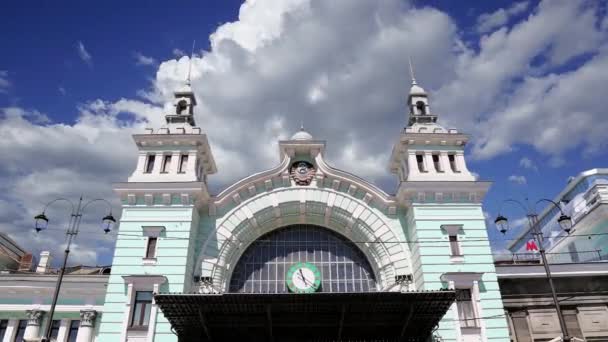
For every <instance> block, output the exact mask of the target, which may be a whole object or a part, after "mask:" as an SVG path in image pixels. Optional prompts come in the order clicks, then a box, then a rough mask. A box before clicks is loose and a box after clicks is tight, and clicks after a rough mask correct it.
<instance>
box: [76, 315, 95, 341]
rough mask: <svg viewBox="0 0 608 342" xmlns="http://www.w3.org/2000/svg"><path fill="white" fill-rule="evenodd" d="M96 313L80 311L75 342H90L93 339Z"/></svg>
mask: <svg viewBox="0 0 608 342" xmlns="http://www.w3.org/2000/svg"><path fill="white" fill-rule="evenodd" d="M96 317H97V311H95V310H81V311H80V328H79V329H78V334H77V335H76V342H91V341H92V339H93V335H94V334H93V331H94V330H95V318H96Z"/></svg>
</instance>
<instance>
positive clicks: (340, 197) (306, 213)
mask: <svg viewBox="0 0 608 342" xmlns="http://www.w3.org/2000/svg"><path fill="white" fill-rule="evenodd" d="M370 197H371V195H370ZM285 210H287V211H289V212H295V213H297V214H295V215H290V214H286V212H285ZM391 220H392V219H391V218H390V217H389V216H387V215H386V214H383V213H381V212H379V211H378V210H377V209H376V208H374V207H372V206H371V204H370V203H369V199H367V200H366V198H363V199H359V198H356V197H354V196H352V195H350V194H349V193H348V192H340V191H336V190H334V189H332V188H326V187H323V188H318V187H295V186H294V187H287V188H279V189H273V190H271V191H269V192H265V193H263V194H260V195H258V196H255V197H252V198H248V199H245V200H243V201H242V202H240V203H239V204H238V205H237V206H236V207H234V208H232V209H231V210H230V211H229V212H227V213H226V214H225V215H223V216H222V217H221V218H219V219H218V220H217V221H216V224H215V226H214V228H212V231H210V232H208V234H207V239H206V240H205V241H204V243H203V245H202V246H201V249H200V254H199V256H198V258H197V271H196V272H195V274H196V275H200V276H201V277H207V278H210V279H212V281H213V286H214V288H217V289H227V287H228V285H229V279H230V278H231V275H232V271H233V268H234V265H235V264H236V262H237V261H238V260H239V259H240V256H241V255H242V253H243V252H244V251H245V249H246V248H247V247H248V246H249V245H250V244H251V243H252V242H254V241H255V240H256V239H257V238H259V237H260V236H262V235H263V234H266V233H269V232H271V231H273V230H275V229H279V228H283V227H286V226H290V225H294V224H312V225H316V226H321V227H324V228H327V229H330V230H333V231H335V232H337V233H339V234H340V235H342V236H344V237H345V238H346V239H349V240H351V241H355V242H357V245H358V246H359V248H360V249H361V251H362V252H363V254H365V256H366V257H367V259H368V261H369V262H370V265H371V266H372V269H373V270H374V273H375V275H376V279H377V283H378V284H379V289H382V290H387V289H393V290H395V289H394V286H393V284H394V282H395V275H396V274H397V273H399V274H408V273H410V268H411V266H410V259H411V256H410V252H409V248H408V246H407V245H406V244H401V243H398V242H399V241H401V240H400V239H399V237H398V236H397V235H396V232H395V230H394V227H393V226H394V222H393V221H391ZM375 241H384V242H386V243H376V242H375ZM395 246H398V247H399V248H395ZM389 247H390V249H389ZM199 267H200V268H199ZM198 272H200V273H198Z"/></svg>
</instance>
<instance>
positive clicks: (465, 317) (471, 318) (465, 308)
mask: <svg viewBox="0 0 608 342" xmlns="http://www.w3.org/2000/svg"><path fill="white" fill-rule="evenodd" d="M456 305H457V306H458V319H459V320H460V326H461V327H463V328H476V327H477V319H476V317H475V309H474V308H473V299H472V297H471V290H470V289H456Z"/></svg>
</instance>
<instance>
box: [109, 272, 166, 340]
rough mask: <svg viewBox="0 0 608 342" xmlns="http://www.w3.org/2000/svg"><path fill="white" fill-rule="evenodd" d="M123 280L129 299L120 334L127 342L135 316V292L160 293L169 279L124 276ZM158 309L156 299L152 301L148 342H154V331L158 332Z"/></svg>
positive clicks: (163, 277)
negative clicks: (162, 286) (160, 288)
mask: <svg viewBox="0 0 608 342" xmlns="http://www.w3.org/2000/svg"><path fill="white" fill-rule="evenodd" d="M122 278H123V280H124V281H125V283H126V284H127V298H126V300H125V311H124V316H123V325H122V330H121V334H120V340H121V341H127V336H128V331H129V322H131V316H132V315H133V312H132V308H133V303H134V302H135V292H137V291H152V292H153V293H158V291H159V287H160V285H162V284H164V283H165V282H166V281H167V278H166V277H165V276H162V275H131V276H122ZM157 310H158V308H157V307H156V303H155V302H154V299H152V308H151V311H150V321H149V323H148V331H147V333H146V334H147V335H146V336H147V337H146V341H147V342H152V341H154V331H155V330H156V313H157Z"/></svg>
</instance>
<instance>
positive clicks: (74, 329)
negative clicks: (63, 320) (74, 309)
mask: <svg viewBox="0 0 608 342" xmlns="http://www.w3.org/2000/svg"><path fill="white" fill-rule="evenodd" d="M79 327H80V321H70V331H68V342H76V336H78V328H79Z"/></svg>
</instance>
